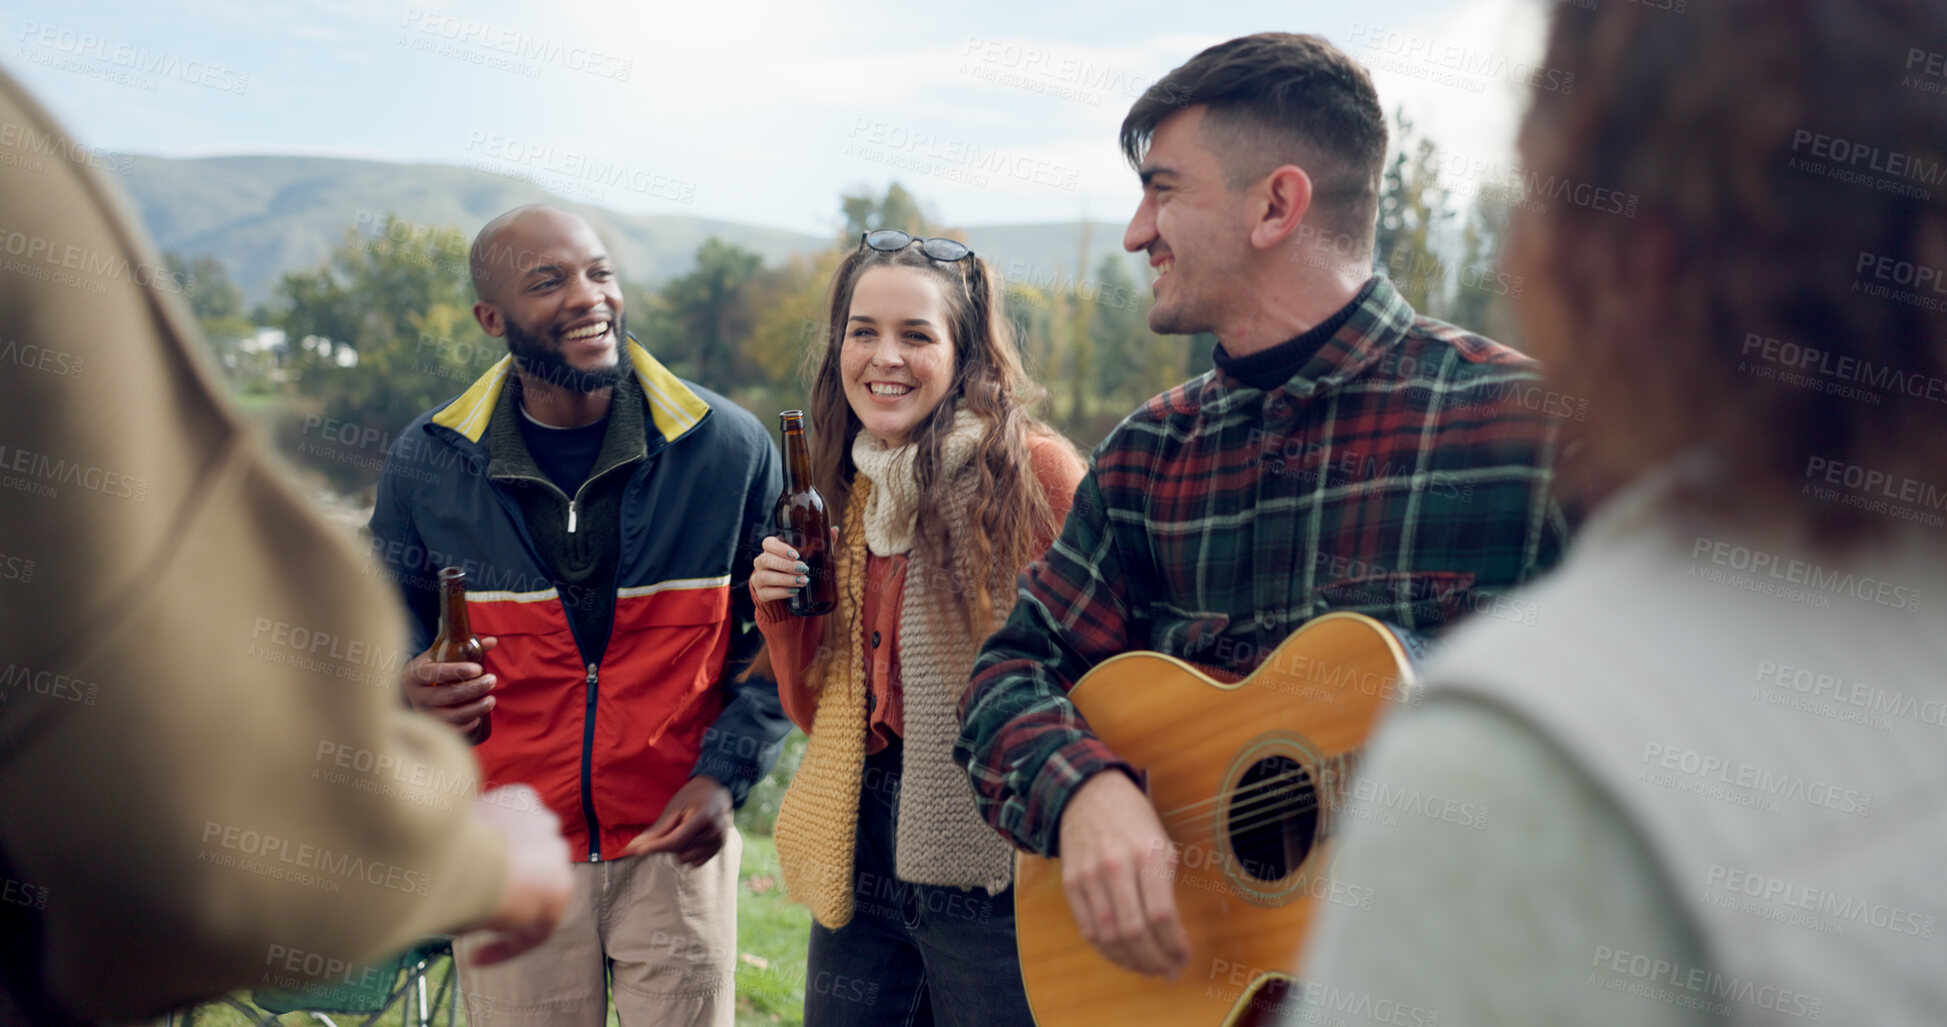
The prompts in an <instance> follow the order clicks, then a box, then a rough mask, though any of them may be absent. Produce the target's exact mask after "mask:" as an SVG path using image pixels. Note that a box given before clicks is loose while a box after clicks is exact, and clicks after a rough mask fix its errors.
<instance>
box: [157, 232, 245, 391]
mask: <svg viewBox="0 0 1947 1027" xmlns="http://www.w3.org/2000/svg"><path fill="white" fill-rule="evenodd" d="M162 262H163V265H164V266H165V267H167V268H168V269H169V271H170V272H171V274H172V275H174V276H175V277H176V279H177V280H179V281H184V282H188V283H190V287H189V288H186V289H185V290H184V296H185V298H186V299H188V301H189V312H190V313H191V314H193V315H195V317H196V325H197V327H198V328H200V329H202V333H203V341H204V342H205V343H206V344H207V345H208V346H209V348H210V353H211V354H212V355H213V356H215V357H216V360H217V363H218V364H220V365H222V367H223V369H224V371H225V372H226V373H228V374H230V375H231V377H232V380H235V379H236V377H237V373H238V370H239V365H240V364H241V363H242V358H243V357H244V356H246V355H247V354H245V353H244V352H243V350H242V349H241V347H240V346H239V345H238V344H239V343H240V342H242V341H243V340H244V339H249V338H253V337H254V336H255V335H256V334H257V328H256V322H254V321H253V320H252V319H251V318H250V316H249V313H248V311H246V310H245V309H244V301H243V290H242V289H239V288H237V285H236V283H235V282H232V281H230V274H229V272H228V271H226V270H225V269H224V267H223V262H222V261H220V260H218V259H216V258H215V257H212V256H207V255H205V256H201V257H193V258H192V257H188V256H185V255H184V254H181V253H164V254H163V255H162Z"/></svg>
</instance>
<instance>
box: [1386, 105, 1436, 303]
mask: <svg viewBox="0 0 1947 1027" xmlns="http://www.w3.org/2000/svg"><path fill="white" fill-rule="evenodd" d="M1393 122H1394V126H1395V133H1394V134H1395V137H1396V138H1398V139H1399V146H1400V148H1399V152H1398V153H1396V154H1394V155H1393V159H1392V162H1391V163H1389V164H1388V165H1387V166H1386V173H1385V175H1384V176H1383V177H1382V179H1381V181H1380V189H1379V227H1378V233H1377V236H1376V238H1375V240H1374V245H1373V252H1372V259H1373V267H1374V269H1375V270H1376V271H1378V272H1380V273H1382V274H1385V275H1386V276H1387V277H1389V278H1391V279H1392V280H1393V286H1394V287H1395V288H1397V289H1398V290H1399V293H1400V295H1401V296H1402V297H1404V298H1405V299H1406V302H1408V303H1410V304H1412V306H1413V309H1414V310H1418V311H1424V312H1431V310H1432V301H1433V298H1434V297H1441V298H1443V299H1444V295H1443V294H1444V286H1445V279H1446V275H1447V269H1446V266H1445V264H1443V263H1442V262H1441V260H1440V258H1439V257H1438V256H1437V255H1436V254H1435V253H1434V250H1433V240H1432V235H1433V232H1434V229H1435V226H1436V225H1438V224H1439V223H1440V222H1441V221H1442V220H1444V219H1445V218H1446V217H1447V216H1448V211H1447V189H1446V187H1445V186H1444V185H1442V184H1441V182H1440V173H1439V148H1438V147H1436V146H1435V145H1434V143H1433V140H1431V139H1428V138H1426V137H1424V136H1419V135H1417V133H1415V132H1414V130H1413V122H1412V121H1411V120H1409V119H1408V118H1407V117H1406V114H1405V113H1404V112H1403V111H1401V112H1398V113H1395V114H1394V115H1393ZM1416 139H1417V142H1415V140H1416Z"/></svg>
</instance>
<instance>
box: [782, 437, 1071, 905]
mask: <svg viewBox="0 0 1947 1027" xmlns="http://www.w3.org/2000/svg"><path fill="white" fill-rule="evenodd" d="M963 416H969V415H963ZM975 427H976V428H977V426H975ZM959 428H960V424H959V422H956V429H959ZM956 434H959V432H958V431H957V430H956ZM880 448H881V449H882V448H883V447H880ZM894 452H896V451H894ZM1029 452H1030V459H1031V461H1032V467H1033V471H1034V474H1035V478H1036V483H1037V485H1038V486H1039V487H1040V488H1041V489H1042V490H1043V491H1044V492H1045V493H1046V494H1047V496H1048V498H1049V501H1050V505H1051V506H1052V507H1053V510H1054V513H1055V516H1056V518H1057V519H1063V518H1065V517H1066V516H1067V511H1068V507H1069V505H1070V503H1071V501H1072V499H1073V496H1074V491H1075V486H1076V484H1077V483H1078V482H1079V481H1080V479H1081V475H1082V471H1083V467H1082V464H1081V462H1080V460H1079V459H1078V458H1077V457H1076V456H1075V453H1074V451H1073V450H1072V449H1071V448H1070V447H1068V446H1067V445H1066V444H1065V443H1063V442H1061V441H1060V440H1056V439H1041V438H1035V439H1031V440H1030V446H1029ZM859 458H860V459H859V461H858V462H860V463H861V465H862V466H863V465H864V464H865V463H868V462H872V461H877V462H878V465H877V466H876V467H875V472H876V473H877V474H878V476H879V477H880V478H881V479H886V478H888V475H887V473H886V471H887V468H886V466H885V459H884V454H883V453H881V454H874V453H870V452H861V453H859ZM891 478H892V480H893V481H895V482H897V481H899V480H900V479H899V477H898V476H897V475H892V476H891ZM966 498H967V499H970V498H971V497H970V496H969V497H966ZM906 502H907V504H910V498H907V500H906ZM900 505H901V504H899V503H897V502H894V501H892V499H891V498H890V497H888V495H887V494H886V493H885V492H884V491H880V492H877V493H876V494H875V491H874V488H873V485H872V482H871V480H870V478H868V477H867V476H866V475H864V474H861V477H860V478H859V480H858V484H857V486H855V489H854V491H853V493H852V502H851V503H849V504H848V509H847V510H846V516H845V524H844V525H843V527H842V529H841V533H840V534H841V554H840V578H841V580H840V599H839V603H840V605H839V609H838V611H837V612H836V615H842V616H846V617H847V618H848V619H849V620H850V621H851V622H852V623H853V624H854V625H856V626H855V628H854V630H853V632H852V636H850V637H851V642H852V644H851V646H849V647H848V651H847V652H844V653H841V654H839V658H838V660H837V661H836V662H835V664H834V666H833V667H832V668H828V670H831V671H834V672H829V673H827V674H825V678H826V680H825V681H824V683H823V687H822V689H821V688H819V687H818V686H817V685H816V683H814V682H812V681H808V680H807V674H806V670H807V664H808V663H809V661H810V658H811V655H812V654H813V653H815V652H816V651H817V648H818V646H819V644H820V643H821V642H822V640H823V630H824V628H823V621H822V618H794V617H791V616H790V615H789V614H788V612H786V611H785V609H784V604H783V603H781V602H778V603H760V604H759V606H758V625H759V627H760V628H761V629H762V630H763V632H764V635H765V638H766V641H767V642H768V644H769V646H770V649H771V662H772V666H773V670H774V671H775V672H776V674H777V679H778V686H779V694H780V696H781V697H782V698H783V700H784V707H785V711H786V713H787V714H788V715H790V716H791V718H792V719H793V720H794V721H795V722H796V723H797V724H798V726H799V727H801V728H804V729H806V732H807V733H808V734H811V735H812V736H813V739H814V740H813V743H812V749H811V750H809V751H807V753H806V763H805V765H804V766H802V767H800V769H799V776H798V777H797V778H796V779H795V780H794V781H793V782H792V786H791V790H790V792H789V793H788V794H787V796H786V801H785V806H784V808H783V809H782V810H780V813H779V818H778V826H777V840H778V856H779V862H780V864H781V868H782V869H783V872H784V877H785V882H786V886H787V888H788V889H789V890H790V893H791V895H792V897H793V898H794V899H797V900H798V901H800V902H803V903H804V904H805V905H807V906H809V907H810V908H811V911H812V913H813V915H814V917H816V918H817V919H818V920H819V922H820V923H822V924H824V925H825V926H827V927H837V926H842V925H843V924H844V923H846V922H848V921H849V920H850V918H851V877H852V870H853V868H852V851H853V843H854V837H855V833H856V830H857V820H858V791H859V772H860V768H861V766H862V764H863V761H864V753H865V733H866V724H867V719H868V713H867V706H866V703H865V692H866V690H867V689H868V688H869V687H872V688H876V689H877V690H879V691H880V692H881V694H889V693H890V694H894V695H896V698H897V699H898V700H899V701H901V702H903V704H904V707H905V723H904V726H903V733H904V736H905V741H906V745H905V749H904V754H903V757H902V758H903V761H904V766H903V768H902V774H901V779H902V783H901V786H900V796H899V803H900V807H899V809H900V820H899V823H900V830H899V836H898V839H897V842H896V852H895V857H894V858H895V864H896V872H897V873H898V875H899V877H900V878H901V879H903V880H908V881H915V882H919V883H925V884H940V885H950V886H958V887H981V888H984V889H986V890H988V891H990V892H999V891H1001V890H1003V889H1005V888H1006V887H1007V885H1008V884H1009V883H1011V879H1012V852H1011V851H1010V850H1009V848H1008V846H1007V845H1006V844H1005V843H1004V842H1003V841H1002V840H1001V838H1000V836H999V835H996V834H994V833H993V832H992V831H991V830H990V829H988V828H987V827H986V825H985V824H984V822H982V821H981V820H980V819H979V817H978V816H977V814H976V812H975V810H974V807H973V802H972V791H971V788H970V786H969V784H968V782H967V778H966V774H965V772H964V771H963V770H961V769H960V767H959V766H958V765H957V764H955V763H954V762H953V760H952V745H953V740H954V738H955V737H957V735H958V732H959V720H958V716H957V706H958V700H959V697H960V694H961V692H962V691H963V689H964V685H965V680H966V677H967V675H968V673H969V672H970V671H971V668H972V661H973V658H974V655H975V653H976V651H977V649H978V645H979V642H980V639H977V638H967V637H965V635H966V633H965V632H964V631H956V630H950V629H949V630H941V627H942V626H945V625H950V624H954V623H957V622H958V618H957V616H955V615H954V614H953V613H952V611H951V609H950V607H948V606H947V604H945V603H944V602H942V600H945V599H947V598H950V593H949V592H947V591H946V590H944V589H940V588H927V587H926V586H925V584H924V578H925V576H926V575H925V572H924V571H923V569H919V568H908V567H905V566H899V565H895V566H893V567H892V568H890V572H889V573H885V574H884V578H885V582H886V584H887V585H889V586H892V587H890V588H887V589H882V590H878V591H876V592H874V591H871V590H867V589H865V588H864V587H863V584H862V580H863V578H864V577H866V572H865V570H864V567H863V565H864V564H865V563H866V560H867V559H868V557H867V556H866V553H865V545H864V543H865V542H866V541H870V542H871V543H872V546H871V549H872V554H871V556H870V557H869V559H870V560H872V561H880V560H897V561H901V562H902V563H903V559H902V557H900V556H898V555H896V554H897V553H898V552H899V551H901V550H904V549H906V548H909V547H910V544H911V539H910V527H911V525H910V524H909V523H905V522H904V521H901V520H899V519H898V518H894V519H893V520H892V521H890V522H888V521H887V519H886V514H887V513H888V511H889V509H891V508H895V507H898V506H900ZM950 505H952V504H950ZM963 508H964V507H963ZM868 519H871V520H872V522H873V524H872V530H868V529H867V524H868ZM905 521H910V513H909V512H908V513H907V514H906V517H905ZM902 526H903V527H904V528H905V529H906V531H905V532H903V533H902V531H901V530H900V529H901V527H902ZM889 528H890V530H888V529H889ZM1037 541H1039V542H1040V543H1041V544H1042V545H1043V547H1045V545H1046V544H1049V543H1051V542H1052V539H1049V538H1044V539H1040V540H1037ZM848 543H849V544H848ZM875 570H876V568H875ZM975 573H978V572H977V571H975V570H974V569H972V568H955V569H954V574H955V576H956V580H957V579H959V578H965V577H967V576H968V575H969V574H975ZM1008 577H1010V578H1011V574H1009V575H1008ZM887 602H891V603H893V605H894V609H893V610H892V611H887V610H885V609H883V607H884V606H885V604H886V603H887ZM889 613H890V615H891V618H892V620H893V621H894V622H896V623H897V624H898V625H899V627H898V635H897V638H898V645H899V648H900V652H899V674H898V677H897V678H896V679H888V680H879V681H872V680H871V675H868V674H867V672H866V665H865V660H864V657H863V644H862V636H863V635H865V634H867V633H869V631H870V628H871V626H872V625H874V624H884V623H887V617H888V614H889ZM996 613H997V614H1003V613H1004V610H1002V611H996ZM879 666H880V667H881V668H889V667H890V666H891V663H890V661H882V662H881V663H880V664H879Z"/></svg>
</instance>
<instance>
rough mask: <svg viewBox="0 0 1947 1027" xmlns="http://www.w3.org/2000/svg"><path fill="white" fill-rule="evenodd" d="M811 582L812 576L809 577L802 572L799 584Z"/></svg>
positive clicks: (799, 576)
mask: <svg viewBox="0 0 1947 1027" xmlns="http://www.w3.org/2000/svg"><path fill="white" fill-rule="evenodd" d="M810 583H811V579H810V578H807V577H805V576H804V575H802V574H800V575H798V584H800V585H808V584H810Z"/></svg>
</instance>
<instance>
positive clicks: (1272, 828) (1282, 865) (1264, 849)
mask: <svg viewBox="0 0 1947 1027" xmlns="http://www.w3.org/2000/svg"><path fill="white" fill-rule="evenodd" d="M1317 829H1318V790H1317V789H1316V788H1315V787H1314V786H1313V784H1312V776H1311V772H1310V771H1308V770H1306V769H1305V767H1304V765H1303V764H1301V763H1299V762H1298V761H1297V760H1294V759H1292V758H1291V757H1289V756H1271V757H1268V758H1266V759H1261V760H1259V761H1257V762H1256V763H1253V764H1251V765H1250V767H1248V768H1246V769H1245V771H1244V774H1243V776H1242V777H1240V778H1238V780H1237V785H1236V789H1235V792H1234V794H1233V796H1232V798H1231V803H1230V815H1229V818H1228V823H1227V824H1226V830H1227V831H1228V832H1229V834H1230V845H1231V849H1232V851H1234V852H1236V853H1237V859H1238V862H1239V865H1240V866H1239V868H1240V869H1241V870H1242V871H1243V872H1244V873H1245V874H1246V875H1247V876H1249V877H1251V878H1254V879H1256V880H1259V881H1265V882H1271V881H1278V880H1282V879H1283V878H1284V877H1285V875H1287V874H1289V873H1291V872H1292V870H1294V869H1296V868H1297V867H1298V866H1299V864H1301V863H1303V862H1304V861H1305V855H1306V854H1307V853H1309V852H1310V851H1311V847H1312V839H1313V837H1315V835H1316V832H1317Z"/></svg>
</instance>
